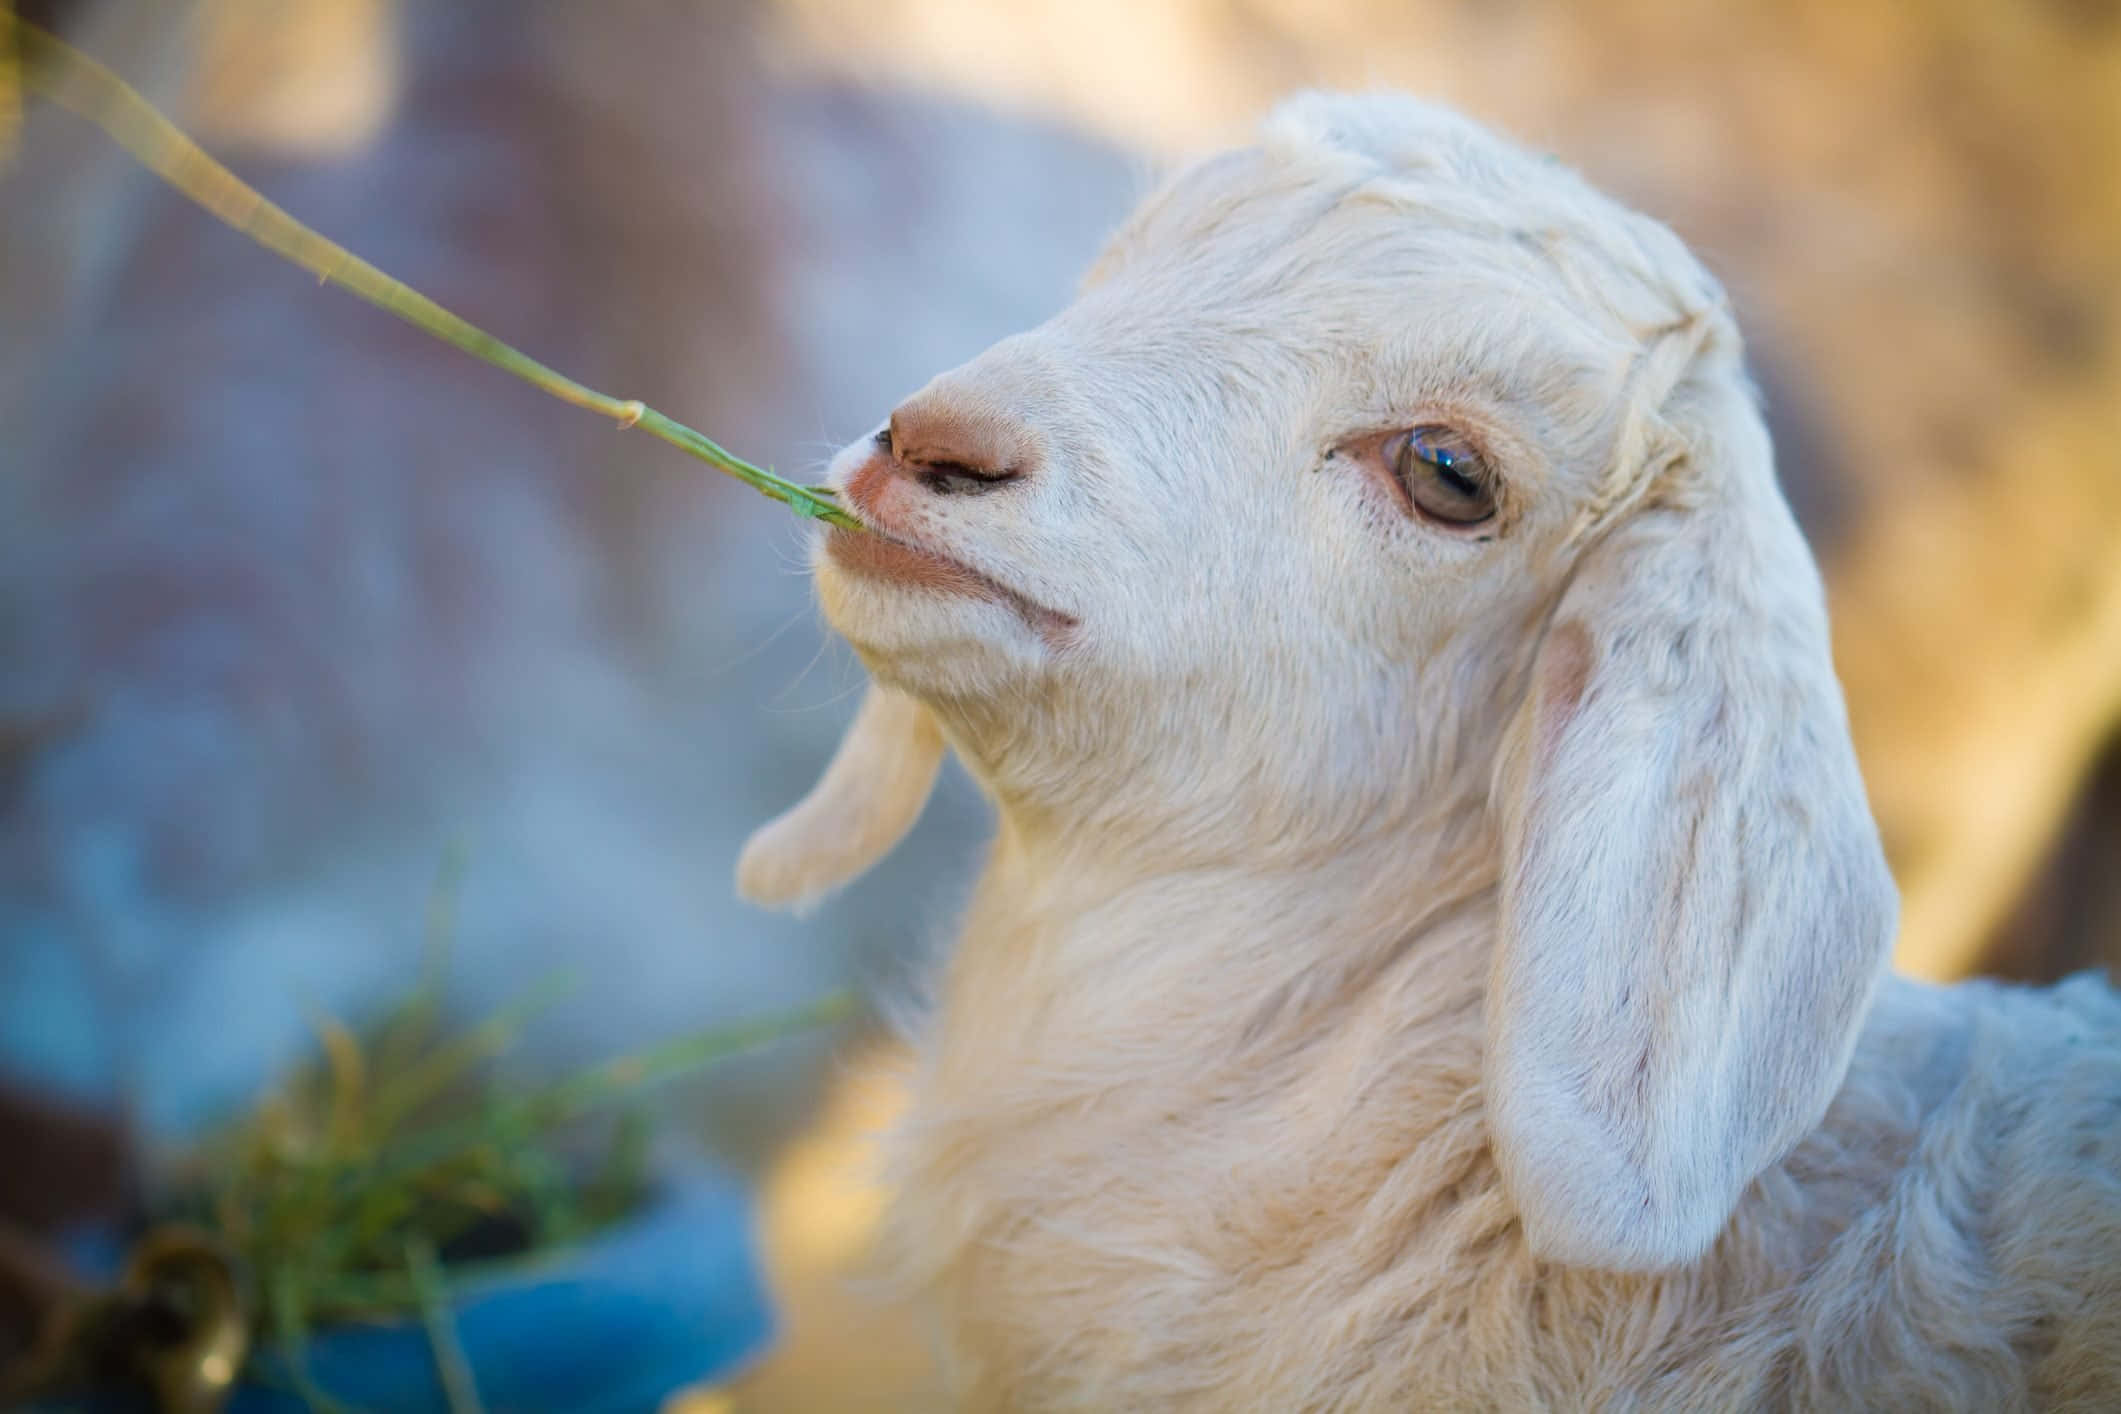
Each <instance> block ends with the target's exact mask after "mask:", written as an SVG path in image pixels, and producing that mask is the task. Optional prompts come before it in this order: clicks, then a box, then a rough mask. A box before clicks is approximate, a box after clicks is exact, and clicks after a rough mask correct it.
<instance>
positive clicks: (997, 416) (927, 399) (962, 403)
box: [876, 392, 1038, 496]
mask: <svg viewBox="0 0 2121 1414" xmlns="http://www.w3.org/2000/svg"><path fill="white" fill-rule="evenodd" d="M876 445H877V448H878V450H880V451H882V452H883V453H884V454H885V455H886V456H887V457H889V458H890V462H891V468H892V470H893V472H894V473H895V474H896V475H899V476H902V477H905V478H907V479H908V480H910V481H913V482H916V483H918V484H919V485H920V486H922V487H924V488H925V489H927V490H928V491H930V492H933V493H934V494H935V495H938V496H969V495H979V494H981V493H983V492H987V491H993V490H995V489H997V488H999V487H1002V486H1006V485H1008V484H1009V483H1010V482H1012V481H1020V480H1023V479H1024V478H1026V477H1029V476H1030V475H1032V473H1033V472H1034V471H1035V469H1036V463H1037V460H1038V458H1037V449H1036V446H1035V445H1034V441H1033V438H1032V436H1031V433H1030V429H1028V428H1026V427H1025V426H1024V424H1023V423H1022V422H1021V421H1020V420H1018V419H1017V418H1015V417H1012V416H1010V415H1009V414H1007V413H1005V412H1002V411H999V410H997V409H994V408H989V407H982V406H979V405H978V402H976V401H974V400H971V399H964V398H953V397H947V396H938V395H936V394H935V393H933V392H931V393H925V394H922V395H920V396H918V397H915V398H913V399H911V400H909V401H908V402H906V403H905V404H903V405H902V406H901V407H900V408H899V410H898V411H897V412H894V413H892V414H891V425H890V426H889V427H888V428H886V429H885V430H884V431H882V432H879V433H877V434H876Z"/></svg>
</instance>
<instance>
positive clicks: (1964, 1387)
mask: <svg viewBox="0 0 2121 1414" xmlns="http://www.w3.org/2000/svg"><path fill="white" fill-rule="evenodd" d="M834 477H835V482H836V484H837V485H839V486H840V487H841V488H842V491H843V494H844V498H845V500H846V502H847V504H848V505H849V506H850V507H852V508H853V509H854V510H855V511H856V513H857V514H859V515H860V516H861V517H862V518H863V519H864V520H865V521H867V522H869V523H870V524H871V525H873V526H874V527H875V528H876V530H877V531H878V534H877V535H874V536H859V535H849V534H847V533H845V532H833V533H830V534H828V535H827V536H826V537H825V538H824V539H823V541H822V542H821V544H820V548H819V552H818V556H817V584H818V590H819V594H820V596H821V598H822V600H823V602H824V607H825V611H826V613H827V615H828V616H829V617H830V619H831V621H832V623H833V625H834V626H835V627H836V628H837V629H838V630H839V631H840V632H842V633H843V634H845V636H846V637H847V638H848V639H849V640H850V641H851V642H852V643H853V644H854V645H855V647H856V649H857V650H858V651H859V652H860V654H861V656H862V658H863V660H864V661H865V662H866V663H867V664H868V666H869V668H870V669H871V671H872V673H873V675H874V676H875V678H876V680H877V682H878V683H879V684H880V686H879V687H878V688H876V689H874V690H873V693H872V697H871V699H870V701H869V703H868V704H867V705H866V706H865V707H864V709H863V711H862V713H861V715H860V716H859V717H858V719H857V721H856V724H855V727H854V730H853V731H852V733H851V734H850V736H849V739H848V741H847V743H846V745H845V746H844V747H843V748H842V750H841V754H840V756H839V757H838V758H837V759H836V760H835V761H834V763H833V766H832V768H831V770H830V772H829V773H828V774H827V776H826V778H825V781H824V783H823V784H822V785H821V786H820V788H819V790H818V791H817V792H816V793H814V794H813V795H812V797H810V798H809V799H808V800H806V801H805V802H804V803H803V804H801V805H799V806H797V807H796V808H795V809H794V810H793V811H791V812H790V814H789V815H788V816H786V817H784V818H783V819H782V820H780V821H778V822H776V823H775V824H774V825H772V826H770V827H769V828H768V829H767V830H765V831H763V832H761V834H760V835H759V836H758V837H757V839H756V840H755V841H754V843H753V844H752V846H751V847H750V848H749V849H748V850H747V853H746V856H745V859H744V860H743V862H742V864H741V866H740V881H741V883H742V885H743V887H744V888H745V890H746V892H747V893H749V894H750V895H751V896H753V897H755V898H760V899H762V900H766V901H773V902H784V903H785V902H801V901H803V900H806V899H808V898H811V897H814V896H815V895H817V894H818V893H820V892H822V891H823V890H825V889H827V888H829V887H832V886H834V885H837V884H839V883H841V882H843V881H844V880H845V879H847V878H849V877H851V876H852V875H853V874H855V873H857V872H859V871H860V869H862V868H863V867H866V865H867V864H868V863H870V862H872V861H873V860H874V859H875V858H876V857H877V856H878V855H880V854H881V853H882V852H883V851H884V850H886V849H888V848H889V847H890V845H891V843H892V842H893V841H894V840H895V839H896V838H897V837H898V835H899V833H900V832H901V831H902V830H903V829H904V828H905V826H906V825H907V824H909V823H910V822H911V820H912V819H913V817H914V816H915V815H916V814H917V812H918V810H919V808H920V803H921V801H922V799H923V798H924V797H925V795H926V793H927V790H928V787H929V783H930V782H931V780H932V778H933V775H934V771H935V767H936V765H937V763H938V761H939V760H940V757H941V754H942V750H943V744H944V742H945V741H946V740H947V742H948V744H949V745H950V746H951V747H952V748H954V749H955V750H956V751H957V752H958V754H959V755H960V756H961V757H962V758H963V759H964V760H965V762H966V763H967V765H968V766H969V767H970V769H971V770H972V772H973V773H974V775H975V776H976V777H977V778H978V779H979V780H980V782H981V783H982V785H983V786H984V787H985V789H986V790H987V791H988V792H989V793H990V794H991V795H992V797H993V799H994V802H995V804H996V806H997V808H998V811H999V817H1000V826H999V835H998V838H997V839H996V841H995V843H994V846H993V852H992V856H991V858H990V859H989V861H988V864H987V868H986V872H985V874H984V876H983V877H982V879H981V881H980V883H979V885H978V888H977V890H976V892H975V894H974V897H973V898H972V901H971V903H970V906H969V910H968V917H967V919H966V922H965V927H964V933H963V937H962V940H961V941H960V943H959V945H958V947H957V949H956V951H955V953H954V954H953V955H952V956H951V957H950V959H949V960H948V962H947V965H946V966H945V968H944V969H943V971H942V974H941V977H940V981H939V987H938V996H937V999H936V1002H937V1006H936V1013H935V1015H934V1017H933V1019H932V1021H931V1022H930V1023H929V1024H927V1025H926V1027H925V1028H924V1034H923V1035H922V1036H921V1038H920V1043H919V1054H920V1065H919V1068H918V1073H917V1075H916V1077H915V1082H914V1104H913V1108H912V1111H911V1114H910V1116H909V1118H908V1119H907V1121H906V1122H905V1124H904V1126H903V1128H902V1130H901V1132H900V1133H899V1134H898V1136H897V1142H898V1149H897V1167H896V1169H895V1172H894V1175H893V1177H894V1183H895V1207H894V1211H893V1220H892V1227H891V1233H892V1238H893V1249H894V1252H895V1256H896V1259H897V1261H898V1263H899V1265H900V1268H901V1270H902V1271H903V1273H904V1274H905V1276H906V1277H907V1278H908V1280H909V1281H910V1282H912V1283H914V1284H916V1285H917V1286H918V1287H919V1288H920V1290H921V1291H922V1293H923V1294H924V1296H925V1298H926V1300H927V1301H928V1302H929V1303H931V1309H932V1310H933V1311H934V1312H935V1313H936V1315H937V1318H938V1328H939V1333H940V1336H941V1339H942V1344H943V1346H944V1349H945V1351H946V1353H947V1356H948V1361H949V1368H950V1372H951V1377H952V1379H953V1382H954V1387H955V1389H956V1391H957V1394H958V1396H959V1398H960V1399H961V1400H962V1402H963V1404H964V1405H965V1406H966V1407H970V1408H979V1409H1002V1408H1007V1409H1105V1410H1135V1409H1152V1408H1187V1409H1211V1410H1235V1409H1261V1410H1277V1411H1280V1410H1327V1409H1333V1410H1341V1409H1411V1408H1443V1409H1481V1408H1487V1409H1528V1408H1604V1409H1649V1408H1655V1409H1675V1410H1704V1409H1733V1408H1762V1407H1766V1408H1792V1407H1795V1408H1813V1409H1835V1410H1842V1409H1851V1408H1859V1407H1860V1408H1875V1409H1895V1410H1910V1409H1927V1408H1963V1409H1979V1410H1988V1411H1995V1410H2011V1409H2022V1408H2034V1407H2042V1408H2108V1409H2112V1408H2117V1407H2121V1123H2117V1121H2121V1042H2117V1037H2121V1004H2117V1002H2116V999H2115V996H2114V994H2113V993H2112V992H2111V991H2109V990H2108V989H2107V988H2106V987H2105V986H2104V985H2103V984H2100V983H2097V982H2094V981H2092V980H2089V979H2086V980H2082V981H2078V982H2074V983H2071V984H2068V985H2066V986H2064V987H2061V988H2059V989H2056V990H2053V991H2049V992H2031V991H2021V990H2013V989H2006V988H2001V987H1993V986H1982V985H1970V986H1964V987H1959V988H1954V989H1930V988H1923V987H1919V986H1916V985H1913V984H1909V983H1906V982H1902V981H1897V980H1895V981H1890V982H1887V983H1885V984H1884V985H1883V986H1882V987H1881V986H1880V979H1881V976H1882V974H1883V970H1884V966H1885V959H1886V955H1887V950H1888V946H1889V944H1890V941H1891V938H1892V933H1893V925H1894V906H1895V905H1894V895H1893V888H1892V883H1891V880H1890V878H1889V876H1888V875H1887V872H1886V867H1885V863H1884V860H1883V858H1882V856H1881V853H1880V850H1879V845H1878V839H1877V834H1876V830H1875V827H1874V826H1873V824H1872V821H1871V817H1870V813H1869V810H1868V808H1867V804H1866V802H1865V799H1864V795H1863V788H1862V784H1861V781H1860V779H1859V777H1858V775H1857V769H1856V763H1855V760H1854V757H1853V754H1852V752H1851V749H1850V745H1849V739H1848V731H1847V726H1846V722H1845V718H1844V711H1843V707H1842V702H1841V696H1840V692H1839V689H1838V686H1837V684H1836V683H1835V680H1834V676H1833V670H1832V665H1831V661H1830V658H1829V651H1828V640H1827V626H1826V618H1825V613H1824V610H1823V607H1822V600H1821V593H1820V587H1819V582H1818V578H1817V575H1816V573H1815V571H1814V568H1813V566H1812V563H1811V559H1810V556H1809V555H1808V553H1807V551H1806V548H1805V546H1804V543H1803V540H1802V538H1801V536H1800V535H1799V533H1798V530H1797V528H1796V525H1795V524H1794V523H1793V521H1792V520H1791V518H1790V515H1789V512H1788V510H1787V508H1786V507H1785V505H1784V503H1783V501H1782V498H1781V495H1780V493H1779V491H1778V490H1777V487H1776V484H1775V476H1774V468H1773V464H1772V459H1771V455H1770V450H1769V446H1768V439H1767V435H1766V432H1765V430H1764V428H1763V426H1762V423H1761V420H1760V417H1759V415H1758V413H1757V411H1756V408H1755V406H1754V402H1753V399H1752V395H1751V393H1750V391H1749V388H1748V386H1747V383H1746V381H1745V377H1744V373H1743V369H1742V366H1741V355H1740V347H1739V341H1738V336H1737V333H1736V331H1735V329H1734V327H1733V325H1732V321H1731V316H1730V313H1729V310H1728V308H1727V307H1726V305H1725V302H1724V300H1723V297H1722V295H1721V294H1720V293H1719V291H1718V290H1717V288H1716V287H1715V285H1714V283H1713V282H1712V281H1711V280H1710V279H1709V277H1708V276H1707V275H1706V274H1704V273H1703V271H1702V270H1701V268H1700V266H1699V265H1697V264H1696V263H1695V261H1694V260H1693V259H1692V258H1691V257H1690V256H1689V255H1688V254H1687V252H1686V251H1685V250H1684V248H1683V247H1682V246H1681V245H1680V243H1679V242H1678V240H1677V239H1676V238H1674V237H1673V236H1672V235H1671V234H1670V233H1669V232H1668V231H1666V230H1665V229H1664V228H1662V227H1660V226H1658V225H1656V224H1654V223H1653V222H1650V221H1648V220H1645V219H1643V218H1641V217H1639V216H1635V215H1632V214H1630V213H1628V212H1626V211H1624V210H1622V209H1621V208H1620V207H1618V206H1617V205H1615V204H1613V203H1612V202H1610V201H1608V200H1606V199H1604V198H1602V197H1600V196H1599V195H1597V194H1596V193H1594V192H1593V191H1591V190H1590V189H1589V188H1588V187H1587V186H1585V185H1584V184H1583V183H1582V182H1580V181H1579V180H1578V179H1576V178H1575V177H1574V176H1573V175H1571V174H1570V173H1568V172H1566V171H1564V170H1563V169H1561V168H1560V167H1558V166H1556V165H1554V164H1552V163H1550V162H1547V161H1544V160H1541V159H1539V158H1536V157H1533V156H1530V155H1528V154H1525V153H1522V152H1520V151H1518V150H1516V149H1514V148H1512V147H1510V146H1508V145H1506V144H1504V143H1503V142H1501V141H1499V140H1498V139H1496V138H1494V137H1492V136H1490V135H1489V134H1487V133H1486V132H1484V131H1483V130H1481V129H1479V128H1477V127H1476V126H1474V125H1473V124H1471V123H1469V122H1467V121H1465V120H1463V119H1461V118H1458V117H1456V116H1454V115H1452V114H1449V113H1447V112H1443V111H1440V110H1438V109H1435V108H1431V107H1427V106H1424V105H1420V104H1417V103H1414V102H1411V101H1407V100H1402V99H1396V98H1389V97H1369V98H1356V99H1335V98H1322V97H1312V98H1304V99H1300V100H1297V101H1295V102H1293V103H1291V104H1289V105H1287V106H1285V107H1284V108H1283V109H1282V110H1281V111H1280V112H1279V113H1278V114H1277V115H1276V116H1275V117H1274V118H1273V119H1272V120H1271V121H1270V122H1269V123H1268V125H1267V127H1266V130H1265V133H1264V136H1263V139H1262V141H1261V142H1260V144H1259V145H1258V146H1257V147H1255V148H1252V149H1248V150H1245V151H1242V152H1237V153H1231V154H1226V155H1224V156H1221V157H1218V158H1215V159H1213V160H1211V161H1208V162H1206V163H1204V164H1202V165H1200V166H1198V167H1195V168H1193V169H1192V170H1191V171H1188V172H1186V173H1184V174H1183V175H1181V176H1179V177H1178V178H1177V179H1176V180H1175V181H1173V182H1172V183H1171V184H1170V185H1168V186H1167V187H1166V188H1165V189H1164V190H1162V191H1161V192H1160V193H1159V194H1158V195H1156V196H1154V197H1153V198H1152V199H1150V200H1149V201H1148V202H1147V203H1146V204H1145V205H1144V206H1143V208H1142V209H1141V211H1140V212H1139V213H1138V214H1137V215H1136V216H1135V217H1134V218H1133V219H1132V220H1131V221H1130V222H1129V223H1128V225H1127V226H1126V227H1125V229H1124V230H1123V231H1122V232H1121V233H1120V234H1119V235H1118V237H1117V238H1116V239H1115V240H1114V241H1113V243H1112V246H1111V248H1110V250H1109V251H1108V252H1107V254H1106V255H1105V256H1104V257H1103V258H1102V259H1101V260H1100V261H1099V263H1098V264H1097V266H1096V267H1095V269H1093V271H1092V272H1091V274H1090V277H1089V279H1088V281H1087V282H1086V285H1085V287H1084V289H1083V292H1082V294H1081V297H1080V298H1079V299H1078V300H1077V301H1076V302H1075V303H1074V304H1073V305H1072V306H1070V307H1069V308H1068V309H1066V310H1065V311H1063V312H1062V313H1061V314H1059V315H1058V316H1057V317H1055V318H1054V319H1053V320H1052V321H1051V322H1050V323H1047V324H1045V325H1043V326H1042V327H1040V328H1038V329H1036V330H1033V331H1032V332H1030V333H1027V334H1024V335H1020V336H1018V337H1016V338H1012V339H1009V340H1006V341H1005V342H1003V343H1001V344H999V345H997V346H996V347H995V348H993V349H992V350H990V351H989V352H987V353H986V354H984V355H982V356H981V357H979V358H977V359H975V360H973V361H972V362H971V363H969V364H967V365H965V366H964V367H962V368H959V369H957V370H955V371H954V372H950V373H946V374H944V375H943V376H942V377H940V378H938V379H937V380H935V381H934V382H933V383H931V384H930V385H929V386H928V387H927V388H925V389H923V390H922V391H921V392H920V393H919V394H918V395H916V396H915V397H914V398H912V399H911V400H910V401H908V402H907V403H906V404H905V405H904V406H902V407H900V408H899V409H898V410H897V412H895V413H894V414H893V415H892V418H891V421H890V424H889V426H888V427H887V428H886V429H885V430H883V431H881V432H879V433H878V434H877V436H876V437H875V438H874V439H871V440H865V441H864V442H862V443H860V444H858V445H856V446H854V447H851V448H849V449H848V450H847V451H846V452H845V453H844V454H843V455H842V456H841V457H840V458H839V459H838V460H837V461H836V463H835V465H834Z"/></svg>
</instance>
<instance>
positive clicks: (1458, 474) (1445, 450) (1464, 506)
mask: <svg viewBox="0 0 2121 1414" xmlns="http://www.w3.org/2000/svg"><path fill="white" fill-rule="evenodd" d="M1391 465H1392V474H1393V475H1394V476H1396V477H1398V478H1399V484H1400V485H1401V486H1404V487H1405V488H1406V491H1407V497H1408V499H1410V500H1411V501H1413V502H1414V508H1415V509H1416V510H1418V511H1420V512H1421V513H1422V514H1423V515H1425V516H1427V517H1428V518H1429V519H1430V520H1433V521H1436V522H1438V523H1439V524H1442V525H1452V526H1471V525H1479V524H1480V523H1481V522H1482V521H1485V520H1487V519H1488V518H1490V517H1491V516H1493V515H1494V514H1495V478H1494V476H1493V474H1492V473H1490V472H1489V470H1488V464H1487V463H1486V462H1485V461H1483V460H1481V456H1480V453H1479V452H1478V451H1476V450H1474V447H1473V444H1472V443H1471V442H1470V441H1468V440H1467V439H1466V437H1465V435H1464V434H1463V433H1460V432H1457V431H1454V430H1453V429H1451V428H1449V427H1443V426H1440V425H1436V424H1428V425H1424V426H1421V427H1416V428H1413V429H1411V430H1410V431H1408V432H1405V433H1403V434H1402V435H1401V436H1400V438H1399V446H1398V448H1397V449H1396V450H1395V451H1393V453H1392V463H1391Z"/></svg>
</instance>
